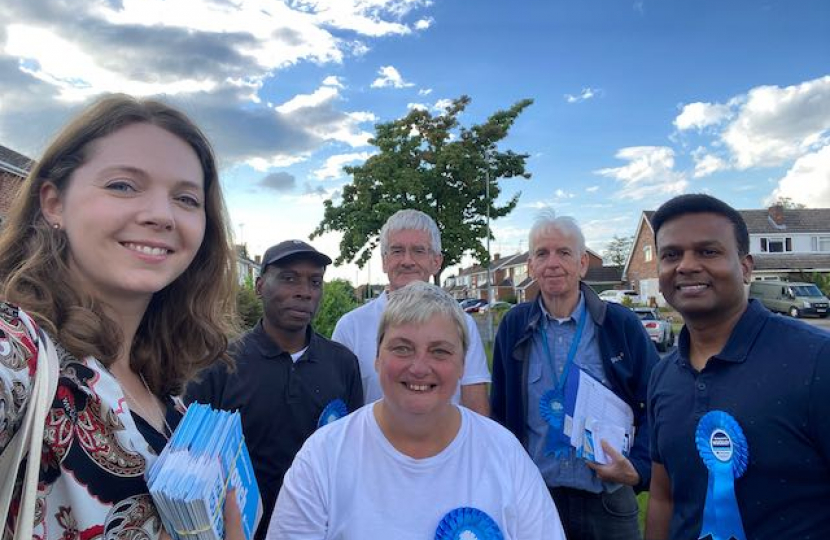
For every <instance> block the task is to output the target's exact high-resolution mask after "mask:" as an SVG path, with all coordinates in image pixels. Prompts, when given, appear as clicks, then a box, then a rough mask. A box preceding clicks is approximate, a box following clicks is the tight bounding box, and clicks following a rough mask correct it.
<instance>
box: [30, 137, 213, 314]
mask: <svg viewBox="0 0 830 540" xmlns="http://www.w3.org/2000/svg"><path fill="white" fill-rule="evenodd" d="M89 154H90V155H89V158H88V159H87V161H86V163H84V164H83V165H82V166H80V167H78V168H77V169H76V170H75V171H74V172H73V173H72V175H71V176H70V178H69V182H68V186H67V188H66V189H65V191H64V193H62V194H61V193H59V192H58V191H57V189H56V188H55V186H54V185H52V184H50V183H46V184H44V186H43V188H42V189H41V208H42V210H43V214H44V217H45V218H46V219H47V220H48V221H49V222H50V223H52V224H59V225H60V227H61V228H62V229H63V231H64V232H65V234H66V236H67V239H68V246H69V257H68V264H69V268H70V272H71V273H72V278H73V281H74V282H75V283H77V284H78V285H79V286H81V287H83V288H84V289H85V290H87V292H89V293H90V294H92V295H94V296H95V297H96V298H98V299H99V300H101V301H104V302H106V303H108V304H109V305H111V306H117V305H118V304H119V303H120V302H124V301H132V300H135V299H141V300H145V301H149V299H150V297H151V296H152V295H153V293H156V292H158V291H160V290H161V289H163V288H164V287H166V286H167V285H169V284H170V283H172V282H173V281H174V280H175V279H176V278H178V277H179V275H181V274H182V272H184V271H185V270H186V269H187V267H188V266H189V265H190V263H191V262H192V261H193V258H194V257H195V256H196V253H197V251H198V250H199V247H200V246H201V244H202V239H203V237H204V234H205V191H204V174H203V171H202V166H201V164H200V162H199V158H198V157H197V155H196V153H195V152H194V151H193V149H192V148H191V147H190V146H189V145H188V144H187V143H186V142H184V141H183V140H182V139H180V138H179V137H177V136H176V135H173V134H172V133H170V132H169V131H166V130H164V129H162V128H159V127H157V126H154V125H151V124H147V123H140V124H131V125H129V126H126V127H124V128H121V129H119V130H118V131H116V132H114V133H111V134H110V135H107V136H106V137H102V138H101V139H98V140H96V141H94V142H93V143H91V148H90V150H89Z"/></svg>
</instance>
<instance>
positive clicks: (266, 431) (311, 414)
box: [186, 321, 363, 539]
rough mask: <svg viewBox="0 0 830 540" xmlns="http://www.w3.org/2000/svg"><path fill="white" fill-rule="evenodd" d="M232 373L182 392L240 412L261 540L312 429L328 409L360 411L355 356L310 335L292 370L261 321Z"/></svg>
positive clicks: (221, 372) (242, 345)
mask: <svg viewBox="0 0 830 540" xmlns="http://www.w3.org/2000/svg"><path fill="white" fill-rule="evenodd" d="M230 352H231V355H232V356H233V357H234V360H235V361H236V369H235V371H230V372H229V371H228V369H227V368H226V367H225V366H224V364H216V365H214V366H212V367H211V368H209V369H208V371H206V372H205V373H203V374H200V376H199V379H198V380H197V381H196V382H194V383H192V384H190V385H189V386H188V388H187V396H186V401H187V403H191V402H193V401H198V402H199V403H209V404H210V405H211V406H212V407H214V408H216V409H223V410H228V411H233V410H239V413H240V416H241V419H242V433H243V434H244V435H245V443H246V445H247V446H248V451H249V452H250V455H251V462H252V464H253V466H254V474H255V475H256V479H257V484H258V486H259V491H260V493H261V495H262V506H263V511H264V512H263V516H262V521H261V522H260V524H259V527H258V528H257V532H256V535H255V538H257V539H261V538H264V537H265V533H266V531H267V529H268V523H269V522H270V521H271V513H272V512H273V510H274V504H275V503H276V502H277V495H278V494H279V491H280V487H282V479H283V476H285V472H286V471H287V470H288V468H289V467H290V466H291V462H292V461H294V456H295V455H296V454H297V452H298V451H299V450H300V447H301V446H302V445H303V443H304V442H305V440H306V439H307V438H308V437H309V436H311V434H312V433H314V431H315V430H316V429H317V422H318V420H319V419H320V415H321V413H322V412H323V409H324V408H325V406H326V405H328V404H329V403H331V402H332V401H333V400H335V399H342V400H343V401H344V402H345V403H346V407H347V408H348V410H349V412H353V411H355V410H357V409H358V408H359V407H361V406H362V405H363V385H362V383H361V379H360V368H359V367H358V364H357V357H356V356H355V355H354V354H352V352H351V351H350V350H349V349H347V348H346V347H344V346H343V345H340V344H339V343H335V342H333V341H330V340H328V339H326V338H324V337H323V336H321V335H320V334H317V333H316V332H314V331H313V330H312V329H311V328H309V329H308V348H307V349H306V351H305V353H303V355H302V356H301V357H300V358H299V360H297V362H296V363H295V362H294V361H293V360H292V359H291V355H290V354H289V353H287V352H285V351H283V350H282V349H280V347H279V346H278V345H277V344H276V343H274V342H273V341H272V340H271V338H270V337H268V334H266V333H265V330H264V329H263V327H262V321H260V322H259V323H258V324H257V325H256V327H255V328H254V329H253V330H251V331H250V332H248V333H246V334H245V335H243V336H242V337H241V338H240V339H239V340H238V341H236V342H235V343H234V344H232V345H231V351H230Z"/></svg>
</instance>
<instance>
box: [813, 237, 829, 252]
mask: <svg viewBox="0 0 830 540" xmlns="http://www.w3.org/2000/svg"><path fill="white" fill-rule="evenodd" d="M810 240H811V243H812V249H813V251H824V252H827V251H830V236H814V237H812V238H811V239H810Z"/></svg>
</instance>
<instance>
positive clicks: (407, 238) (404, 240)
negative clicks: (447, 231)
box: [389, 229, 430, 246]
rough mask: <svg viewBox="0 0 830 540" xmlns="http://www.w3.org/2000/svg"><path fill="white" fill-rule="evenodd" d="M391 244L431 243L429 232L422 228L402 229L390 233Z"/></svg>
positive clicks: (424, 244) (425, 244)
mask: <svg viewBox="0 0 830 540" xmlns="http://www.w3.org/2000/svg"><path fill="white" fill-rule="evenodd" d="M389 244H390V245H393V246H395V245H401V246H402V245H423V246H428V245H429V244H430V238H429V233H427V232H426V231H422V230H420V229H401V230H399V231H393V232H392V233H390V235H389Z"/></svg>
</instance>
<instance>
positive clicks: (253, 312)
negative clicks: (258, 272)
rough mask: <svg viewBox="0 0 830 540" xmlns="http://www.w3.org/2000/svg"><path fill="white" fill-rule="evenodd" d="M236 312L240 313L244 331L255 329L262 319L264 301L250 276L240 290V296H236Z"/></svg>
mask: <svg viewBox="0 0 830 540" xmlns="http://www.w3.org/2000/svg"><path fill="white" fill-rule="evenodd" d="M236 310H237V312H238V313H239V318H240V321H241V325H242V329H243V330H248V329H250V328H253V327H254V326H255V325H256V323H257V322H258V321H259V319H260V317H262V301H261V300H260V299H259V297H258V296H257V294H256V290H255V289H254V282H253V280H252V279H251V278H250V276H249V277H248V278H246V279H245V282H244V283H243V284H242V286H241V287H240V288H239V294H237V296H236Z"/></svg>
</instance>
